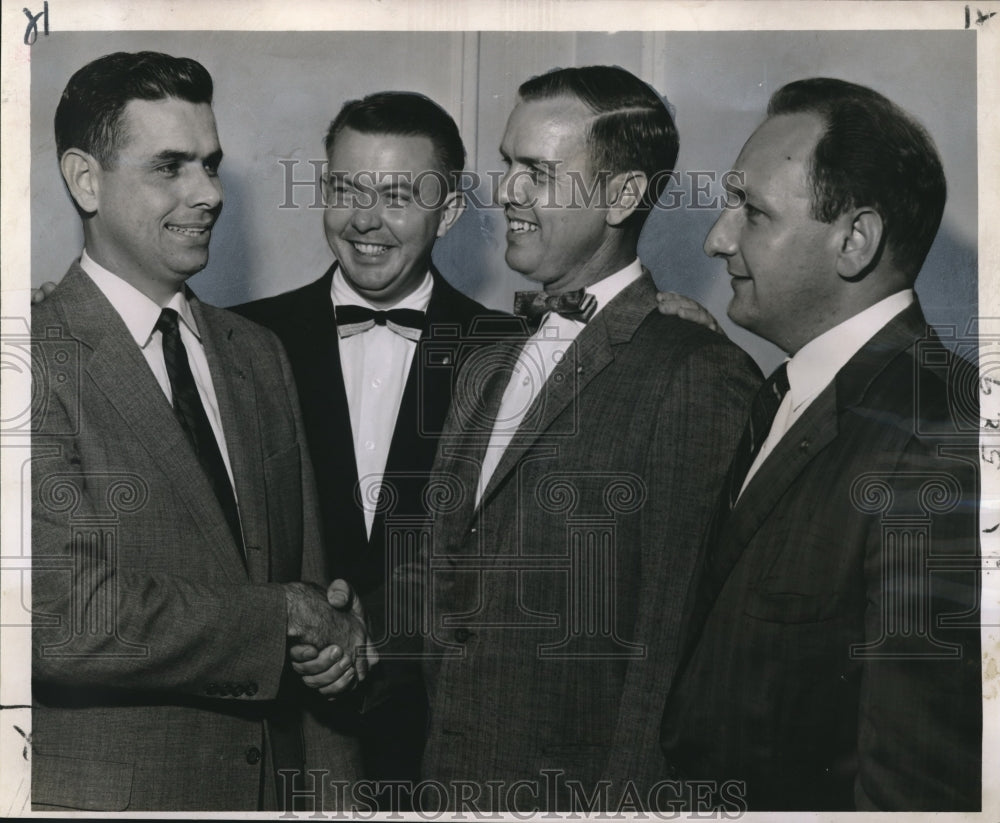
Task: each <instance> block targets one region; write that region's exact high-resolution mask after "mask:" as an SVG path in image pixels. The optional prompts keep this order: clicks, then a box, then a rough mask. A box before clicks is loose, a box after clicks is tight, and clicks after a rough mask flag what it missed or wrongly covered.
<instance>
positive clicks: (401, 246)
mask: <svg viewBox="0 0 1000 823" xmlns="http://www.w3.org/2000/svg"><path fill="white" fill-rule="evenodd" d="M326 152H327V160H328V166H327V172H326V176H325V178H324V183H323V185H324V196H325V198H326V209H325V211H324V215H323V225H324V228H325V230H326V238H327V241H328V242H329V245H330V248H331V250H332V251H333V253H334V255H335V256H336V258H337V259H336V262H335V263H334V264H333V265H332V266H331V267H330V268H329V270H328V271H327V272H326V273H325V274H324V275H323V276H322V277H321V278H320V279H319V280H316V281H315V282H313V283H310V284H308V285H306V286H303V287H302V288H299V289H296V290H294V291H291V292H288V293H285V294H280V295H278V296H276V297H269V298H266V299H264V300H259V301H256V302H253V303H248V304H246V305H243V306H239V307H237V308H236V311H238V312H240V313H241V314H244V315H245V316H247V317H249V318H251V319H252V320H256V321H257V322H259V323H261V324H263V325H265V326H267V327H269V328H270V329H272V330H273V331H274V332H276V333H277V334H278V336H279V337H280V338H281V340H282V342H283V343H284V345H285V348H286V350H287V351H288V356H289V359H290V360H291V363H292V369H293V371H294V373H295V382H296V385H297V386H298V392H299V398H300V401H301V405H302V413H303V418H304V420H305V426H306V433H307V436H308V442H309V449H310V453H311V455H312V461H313V465H314V467H315V471H316V482H317V487H318V489H319V497H320V510H321V513H322V517H323V520H324V525H325V527H326V532H327V534H328V535H330V536H331V541H330V551H329V553H328V555H327V570H328V572H329V574H330V575H331V576H333V577H340V578H345V579H347V580H348V581H350V583H351V585H352V587H353V588H354V589H355V591H356V592H357V593H358V594H359V595H360V597H361V598H362V600H363V601H364V603H365V607H366V611H367V612H368V614H369V617H370V618H371V620H372V621H373V634H374V636H375V637H376V638H380V637H381V636H382V634H383V630H384V628H385V626H386V624H387V623H388V622H389V619H388V615H387V613H386V610H387V608H388V607H387V606H386V605H385V603H384V602H383V600H384V593H385V587H386V580H387V577H388V576H389V575H391V574H392V572H393V570H394V568H395V566H396V565H397V564H398V562H399V560H400V558H401V555H398V554H397V555H395V560H392V559H390V554H389V545H388V542H389V541H387V529H388V528H390V527H391V524H392V522H393V520H395V521H396V522H399V519H400V518H413V517H417V518H421V517H424V516H425V515H426V507H425V504H424V488H425V486H426V482H427V478H428V475H429V473H430V469H431V466H432V465H433V462H434V454H435V451H436V448H437V442H438V436H439V434H440V432H441V427H442V425H443V423H444V418H445V414H446V413H447V411H448V407H449V405H450V403H451V394H452V385H453V379H454V375H455V372H456V369H457V365H458V364H457V362H455V361H454V360H450V361H449V357H454V356H457V354H458V353H459V344H460V342H461V341H462V340H463V339H465V338H466V337H467V336H468V334H469V332H470V330H471V327H472V325H473V321H474V320H475V318H477V317H479V316H486V315H494V316H495V315H496V313H495V312H490V311H489V310H488V309H486V308H485V307H483V306H481V305H480V304H479V303H476V302H475V301H473V300H470V299H469V298H467V297H465V296H464V295H462V294H461V293H460V292H459V291H457V290H456V289H455V288H453V287H452V286H451V285H449V284H448V282H447V281H446V280H445V279H444V278H443V277H442V276H441V274H440V273H439V272H438V271H437V270H436V269H435V268H434V265H433V263H432V262H431V252H432V250H433V248H434V243H435V241H436V240H437V238H439V237H443V236H444V235H445V234H446V233H447V232H448V230H449V229H451V227H452V226H454V224H455V222H456V221H457V220H458V218H459V216H460V215H461V213H462V210H463V207H464V202H463V198H462V194H461V192H460V191H459V190H458V182H459V176H460V175H461V173H462V169H463V167H464V164H465V148H464V146H463V144H462V139H461V136H460V135H459V131H458V127H457V126H456V125H455V122H454V120H452V118H451V117H450V116H449V115H448V114H447V112H445V111H444V110H443V109H442V108H441V107H440V106H438V105H437V104H436V103H434V102H433V101H432V100H430V99H428V98H426V97H424V96H423V95H420V94H414V93H408V92H381V93H377V94H372V95H370V96H368V97H366V98H364V99H362V100H353V101H350V102H348V103H346V104H345V105H344V106H343V108H342V109H341V111H340V113H339V114H338V115H337V116H336V118H335V119H334V120H333V122H332V123H331V124H330V127H329V130H328V132H327V135H326ZM435 338H437V339H439V340H443V341H444V343H443V345H444V347H445V348H450V349H454V352H453V354H452V355H443V356H442V357H439V358H438V359H437V361H436V362H434V363H431V362H430V361H429V360H428V357H427V355H426V354H425V352H426V350H427V346H428V345H433V341H434V339H435ZM439 345H440V344H439ZM380 499H381V500H383V501H386V502H385V503H382V504H380V502H379V501H380ZM418 647H419V642H418ZM376 681H377V682H376ZM369 686H370V693H369V695H368V696H367V699H366V705H365V707H364V711H363V712H362V713H361V714H353V713H351V714H348V713H343V715H342V716H341V717H340V718H339V722H340V723H341V724H344V723H346V724H348V725H349V726H350V727H352V728H353V729H354V731H355V732H357V733H358V734H359V736H360V740H361V744H362V752H363V755H364V762H365V776H366V777H367V778H369V779H372V780H382V781H394V780H402V781H406V780H410V781H416V780H418V779H419V763H420V753H421V751H422V749H423V745H424V739H425V728H426V723H427V700H426V696H425V692H424V687H423V682H422V676H421V673H420V666H419V663H417V662H416V661H411V662H409V663H401V662H393V661H390V660H383V661H382V663H381V664H380V665H379V667H377V668H376V669H375V670H373V672H372V680H371V681H370V683H369ZM378 800H379V803H380V806H381V808H383V809H384V810H386V811H388V810H390V809H391V808H393V807H395V806H396V805H400V804H401V805H403V806H404V808H405V807H407V806H408V800H407V793H406V792H405V791H402V793H394V792H386V793H384V794H382V795H380V796H379V798H378Z"/></svg>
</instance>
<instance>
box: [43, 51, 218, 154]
mask: <svg viewBox="0 0 1000 823" xmlns="http://www.w3.org/2000/svg"><path fill="white" fill-rule="evenodd" d="M168 97H176V98H178V99H180V100H185V101H187V102H189V103H208V104H211V102H212V76H211V75H210V74H209V73H208V71H207V70H206V69H205V67H204V66H202V65H201V63H199V62H198V61H196V60H192V59H190V58H188V57H172V56H171V55H169V54H162V53H160V52H155V51H140V52H136V53H135V54H131V53H128V52H123V51H120V52H115V53H114V54H106V55H105V56H104V57H99V58H97V59H96V60H94V61H92V62H90V63H88V64H87V65H86V66H84V67H83V68H82V69H80V70H79V71H77V72H76V73H75V74H74V75H73V76H72V77H71V78H70V79H69V83H67V84H66V89H65V90H64V91H63V93H62V98H61V99H60V100H59V105H58V107H57V108H56V118H55V132H56V151H57V152H58V155H59V157H60V158H62V156H63V154H64V153H65V152H66V150H67V149H71V148H76V149H80V150H82V151H85V152H87V153H88V154H90V155H93V156H94V157H95V158H97V161H98V162H99V163H100V164H101V166H103V167H104V168H110V167H112V166H113V165H114V163H115V159H116V155H117V153H118V150H119V149H120V148H121V147H122V146H123V145H124V144H125V141H126V140H127V139H128V134H127V127H126V123H125V120H124V118H123V113H124V111H125V107H126V106H127V105H128V103H129V101H130V100H164V99H166V98H168Z"/></svg>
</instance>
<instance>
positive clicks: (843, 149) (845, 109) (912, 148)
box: [767, 77, 947, 280]
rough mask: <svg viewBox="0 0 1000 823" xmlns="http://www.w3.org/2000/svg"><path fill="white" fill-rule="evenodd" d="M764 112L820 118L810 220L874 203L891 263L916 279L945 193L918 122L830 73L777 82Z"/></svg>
mask: <svg viewBox="0 0 1000 823" xmlns="http://www.w3.org/2000/svg"><path fill="white" fill-rule="evenodd" d="M767 113H768V116H771V117H775V116H778V115H781V114H802V113H813V114H817V115H819V116H820V117H821V118H822V119H823V121H824V123H825V125H826V131H825V132H824V133H823V134H822V135H821V136H820V138H819V140H818V142H817V143H816V149H815V151H814V152H813V157H812V162H811V164H810V170H809V174H810V178H811V181H812V187H813V206H812V207H813V217H815V218H816V219H817V220H822V221H823V222H826V223H829V222H832V221H833V220H835V219H836V218H837V217H839V216H840V215H842V214H844V212H846V211H848V210H850V209H853V208H860V207H863V206H868V207H871V208H873V209H874V210H875V211H877V212H878V214H879V216H880V217H881V218H882V223H883V226H884V238H885V240H884V242H885V248H886V250H887V251H888V252H889V253H890V254H891V256H892V259H893V262H894V263H895V265H896V266H897V267H898V268H899V269H900V271H901V272H902V273H904V274H905V275H906V276H907V277H909V278H910V279H911V280H912V279H915V278H916V276H917V273H918V272H919V271H920V267H921V266H922V265H923V262H924V258H926V257H927V252H928V251H929V250H930V247H931V244H932V243H933V242H934V236H935V235H936V234H937V230H938V227H939V226H940V225H941V215H942V214H943V213H944V204H945V199H946V198H947V186H946V184H945V179H944V170H943V169H942V167H941V159H940V157H938V153H937V149H936V148H935V147H934V141H933V140H932V139H931V137H930V135H929V134H928V133H927V131H926V130H925V129H924V127H923V126H921V125H920V124H919V123H918V122H917V121H916V120H914V119H913V117H911V116H910V115H909V114H907V113H906V112H905V111H903V110H902V109H901V108H900V107H899V106H897V105H896V104H895V103H893V102H892V101H891V100H889V99H887V98H886V97H883V96H882V95H881V94H879V93H878V92H877V91H874V90H873V89H870V88H867V87H866V86H859V85H857V84H855V83H848V82H847V81H845V80H836V79H832V78H829V77H810V78H808V79H805V80H796V81H795V82H793V83H789V84H788V85H786V86H783V87H782V88H780V89H778V91H776V92H775V93H774V95H772V97H771V101H770V103H768V106H767Z"/></svg>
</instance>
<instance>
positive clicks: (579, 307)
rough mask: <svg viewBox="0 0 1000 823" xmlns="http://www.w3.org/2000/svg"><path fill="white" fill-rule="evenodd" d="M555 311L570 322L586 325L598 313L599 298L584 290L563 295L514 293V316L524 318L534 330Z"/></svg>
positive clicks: (533, 292)
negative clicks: (574, 321) (575, 321)
mask: <svg viewBox="0 0 1000 823" xmlns="http://www.w3.org/2000/svg"><path fill="white" fill-rule="evenodd" d="M553 311H554V312H555V313H556V314H561V315H562V316H563V317H568V318H569V319H570V320H578V321H579V322H581V323H586V322H587V321H588V320H590V318H591V317H593V316H594V312H595V311H597V298H596V297H594V295H592V294H587V292H586V291H584V290H583V289H577V290H576V291H567V292H563V293H562V294H549V293H548V292H544V291H519V292H514V314H516V315H518V316H520V317H524V318H525V319H526V320H527V321H528V325H529V326H531V327H533V328H537V327H538V325H539V324H540V323H541V322H542V318H543V317H545V315H546V314H548V313H549V312H553Z"/></svg>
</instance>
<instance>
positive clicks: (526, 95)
mask: <svg viewBox="0 0 1000 823" xmlns="http://www.w3.org/2000/svg"><path fill="white" fill-rule="evenodd" d="M517 91H518V94H519V95H520V97H521V99H522V100H525V101H530V100H546V99H551V98H554V97H575V98H576V99H578V100H579V101H580V102H582V103H583V104H584V105H586V106H587V108H589V109H590V110H591V111H592V112H593V113H594V114H595V115H596V116H595V117H594V119H593V120H592V121H591V123H590V131H589V132H588V134H587V143H588V145H589V146H590V152H591V159H592V161H593V163H594V168H595V169H597V170H599V171H606V172H610V173H611V174H619V173H621V172H625V171H642V172H644V173H645V174H646V178H647V180H648V186H647V189H646V193H645V195H644V196H643V199H642V202H641V203H640V206H639V208H638V209H637V211H636V214H634V215H633V216H632V218H631V221H632V222H633V224H634V225H635V226H636V228H641V226H642V224H643V223H644V222H645V220H646V217H647V216H648V214H649V210H650V209H651V208H652V207H653V205H654V204H655V203H656V201H657V200H659V198H660V195H661V194H662V193H663V191H664V189H666V187H667V184H668V183H669V182H670V178H671V175H672V174H673V170H674V165H675V163H676V162H677V151H678V149H679V148H680V139H679V137H678V135H677V126H676V125H675V124H674V118H673V117H672V116H671V114H670V109H669V108H668V105H669V104H668V103H667V102H666V100H665V99H664V98H662V97H661V96H660V95H659V94H657V93H656V91H655V90H654V89H653V88H652V86H650V85H648V84H647V83H644V82H643V81H642V80H640V79H639V78H638V77H636V76H635V75H634V74H632V73H631V72H628V71H626V70H625V69H623V68H621V67H620V66H582V67H577V68H567V69H552V70H551V71H549V72H547V73H545V74H542V75H539V76H538V77H532V78H531V79H530V80H527V81H526V82H524V83H522V84H521V87H520V88H519V89H518V90H517Z"/></svg>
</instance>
